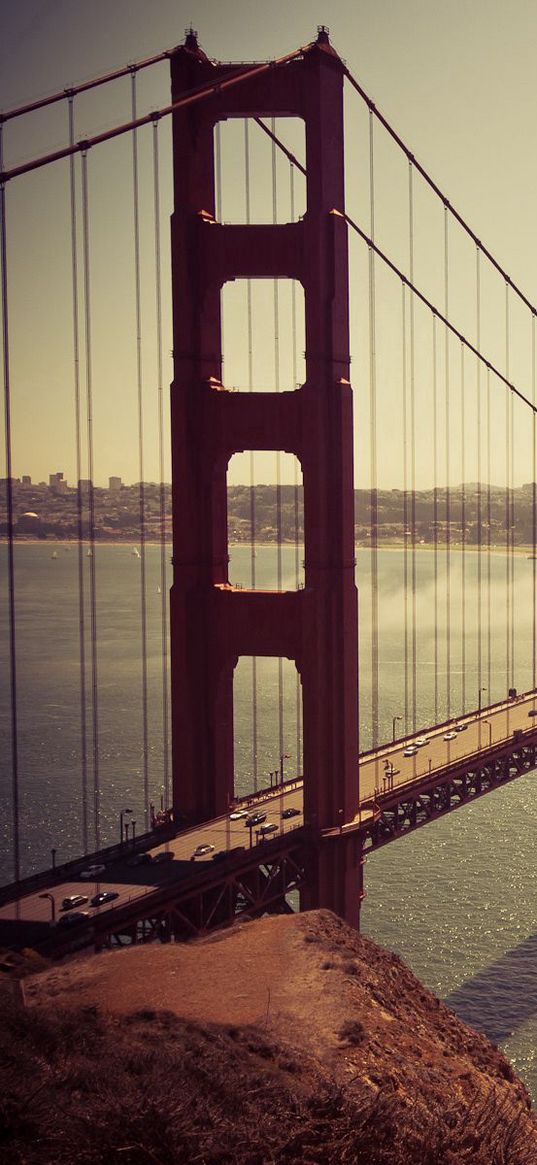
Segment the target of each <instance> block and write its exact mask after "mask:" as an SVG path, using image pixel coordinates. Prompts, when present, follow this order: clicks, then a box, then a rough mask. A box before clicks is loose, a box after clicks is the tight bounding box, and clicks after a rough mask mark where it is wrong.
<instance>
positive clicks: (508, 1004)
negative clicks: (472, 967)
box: [444, 934, 537, 1044]
mask: <svg viewBox="0 0 537 1165" xmlns="http://www.w3.org/2000/svg"><path fill="white" fill-rule="evenodd" d="M444 1003H446V1004H447V1006H448V1007H450V1008H451V1010H452V1011H454V1012H455V1014H456V1015H458V1017H459V1019H462V1020H464V1022H465V1023H468V1024H470V1025H471V1026H472V1027H473V1028H475V1029H476V1031H479V1032H482V1033H483V1034H484V1035H486V1036H488V1038H489V1039H490V1040H492V1041H493V1043H495V1044H500V1043H503V1042H504V1041H505V1040H507V1039H509V1036H511V1035H512V1034H513V1032H515V1031H516V1030H517V1028H520V1027H522V1026H523V1024H525V1023H526V1021H527V1020H528V1019H530V1018H531V1016H532V1015H535V1014H536V1013H537V935H535V934H533V935H530V936H529V937H528V938H527V939H525V940H524V942H523V943H521V944H520V946H518V947H514V948H513V950H511V951H507V952H506V954H505V955H502V957H501V959H498V960H497V962H495V963H491V964H490V966H488V967H485V968H484V969H483V970H482V971H479V972H478V974H477V975H475V976H474V978H473V979H468V981H467V982H466V983H463V984H462V985H461V986H460V987H457V989H456V991H452V992H451V994H450V995H448V996H446V997H445V999H444Z"/></svg>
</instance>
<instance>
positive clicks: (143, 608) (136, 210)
mask: <svg viewBox="0 0 537 1165" xmlns="http://www.w3.org/2000/svg"><path fill="white" fill-rule="evenodd" d="M131 109H132V120H133V121H136V73H133V74H132V78H131ZM138 186H139V184H138V138H137V133H136V130H133V132H132V193H133V226H134V237H133V242H134V289H135V323H136V390H137V404H138V472H139V474H140V482H139V486H138V512H139V516H140V621H141V639H142V756H143V761H142V763H143V774H144V819H145V828H146V830H147V829H149V731H148V719H147V585H146V574H147V563H146V546H145V543H146V533H145V482H144V416H143V411H144V410H143V403H144V401H143V377H142V308H141V288H140V195H139V188H138Z"/></svg>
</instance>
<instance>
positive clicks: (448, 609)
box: [444, 208, 451, 720]
mask: <svg viewBox="0 0 537 1165" xmlns="http://www.w3.org/2000/svg"><path fill="white" fill-rule="evenodd" d="M444 315H445V317H446V319H449V219H448V213H447V208H444ZM444 373H445V388H446V395H445V406H446V412H445V428H446V718H447V719H448V720H449V719H450V718H451V442H450V431H449V427H450V421H451V402H450V396H451V393H450V367H449V331H448V330H447V328H446V331H445V367H444Z"/></svg>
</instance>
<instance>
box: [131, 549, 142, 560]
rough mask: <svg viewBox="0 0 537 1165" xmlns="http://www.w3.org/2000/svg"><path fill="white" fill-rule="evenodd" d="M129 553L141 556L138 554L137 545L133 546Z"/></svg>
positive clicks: (134, 556) (137, 556) (135, 556)
mask: <svg viewBox="0 0 537 1165" xmlns="http://www.w3.org/2000/svg"><path fill="white" fill-rule="evenodd" d="M131 554H132V557H133V558H141V554H140V551H139V550H138V547H137V546H133V548H132V550H131Z"/></svg>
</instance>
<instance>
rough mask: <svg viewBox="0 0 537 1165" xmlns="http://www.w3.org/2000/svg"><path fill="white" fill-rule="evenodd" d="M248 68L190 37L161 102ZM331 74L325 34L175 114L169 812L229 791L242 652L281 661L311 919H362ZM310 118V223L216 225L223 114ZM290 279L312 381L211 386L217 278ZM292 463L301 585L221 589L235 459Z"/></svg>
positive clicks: (334, 64)
mask: <svg viewBox="0 0 537 1165" xmlns="http://www.w3.org/2000/svg"><path fill="white" fill-rule="evenodd" d="M253 68H254V66H252V65H245V64H241V65H236V64H214V63H213V62H211V61H210V60H208V58H207V57H206V56H205V54H204V53H203V52H202V50H201V49H200V48H199V46H198V43H197V39H196V35H195V34H194V33H192V32H191V33H189V34H188V35H187V37H186V41H185V43H184V45H182V46H180V47H178V48H177V49H176V50H175V51H174V52H173V54H172V55H171V77H172V100H173V101H174V102H176V101H178V100H179V99H180V98H181V97H183V96H184V95H185V94H186V93H188V92H189V91H192V90H195V89H196V88H197V87H198V86H207V85H210V84H214V83H215V82H216V81H218V82H223V81H225V80H226V79H227V78H230V77H231V76H232V75H234V74H236V73H237V72H238V71H249V70H253ZM343 75H344V74H343V66H342V63H341V61H340V59H339V57H338V56H337V54H336V53H335V52H334V50H333V49H332V47H331V45H330V43H329V39H328V35H327V33H326V31H325V30H324V29H321V30H320V32H319V35H318V39H317V41H316V42H315V43H313V44H312V45H310V46H308V47H307V48H305V49H304V50H303V51H302V52H301V54H300V55H299V56H298V57H295V58H294V59H291V60H288V61H287V62H286V63H285V64H281V65H274V66H273V67H271V68H269V69H266V70H263V71H259V73H257V74H255V73H252V76H251V77H249V78H248V79H246V80H244V81H241V83H240V84H236V85H233V86H230V87H226V86H225V85H224V86H221V87H220V88H218V89H217V90H216V91H215V92H214V94H213V95H211V96H209V97H206V98H204V99H203V100H201V101H196V102H194V103H192V104H190V105H186V106H184V107H183V108H181V109H180V110H178V111H177V112H175V113H174V118H173V148H174V212H173V216H172V277H173V329H174V331H173V335H174V340H173V342H174V380H173V384H172V390H171V409H172V496H173V524H174V525H173V587H172V592H171V644H172V648H171V650H172V664H171V671H172V742H173V781H174V805H175V807H176V810H179V811H181V812H182V813H186V814H187V815H188V816H189V818H190V819H191V820H193V821H202V820H207V819H209V818H211V817H214V816H216V815H219V814H223V813H225V812H226V811H227V809H228V806H229V801H230V799H231V798H232V796H233V793H234V788H233V783H234V775H233V671H234V667H235V665H236V663H237V660H238V658H239V657H240V656H241V655H250V656H252V655H266V656H276V657H278V656H283V657H288V658H289V659H292V660H294V661H295V662H296V666H297V668H298V672H299V675H300V678H301V683H302V696H303V734H304V750H303V751H304V819H305V822H306V823H307V824H308V825H309V826H310V827H311V828H312V830H313V832H314V835H315V837H316V839H317V840H316V847H315V852H316V861H315V863H314V864H315V870H314V872H313V873H312V879H311V885H310V887H309V891H308V894H307V901H303V903H302V905H305V906H311V907H313V906H325V907H329V908H331V909H333V910H335V911H336V912H337V913H339V914H340V915H342V916H343V917H345V918H346V919H347V920H348V921H350V922H352V923H354V924H355V925H357V924H358V911H359V897H360V890H361V886H360V854H359V841H358V835H357V834H355V833H352V832H348V831H347V830H345V828H344V825H345V823H346V822H350V821H351V820H352V818H353V817H354V814H355V813H356V810H357V806H358V645H357V643H358V631H357V594H356V587H355V577H354V569H355V558H354V483H353V424H352V393H351V385H350V379H349V362H350V358H349V324H348V248H347V226H346V222H345V219H344V218H343V217H342V215H341V210H342V209H343V207H344V164H343ZM245 116H246V117H252V116H262V117H271V116H278V117H281V116H292V117H300V118H302V119H303V120H304V122H305V134H306V168H307V210H306V214H305V215H304V217H303V219H301V220H300V221H299V222H296V223H288V224H285V225H277V226H273V225H222V224H220V223H218V222H217V221H216V219H215V187H214V172H215V165H214V127H215V125H216V123H217V122H218V121H219V120H222V119H225V118H229V117H245ZM239 277H242V278H250V279H257V278H266V277H288V278H293V279H297V280H299V281H300V283H301V284H302V286H303V288H304V297H305V323H306V380H305V383H304V384H303V385H302V386H301V387H300V388H299V389H298V390H296V391H291V392H282V393H267V392H253V393H236V392H230V391H227V390H226V387H225V385H223V384H222V380H221V375H222V358H221V351H222V335H221V314H220V295H221V289H222V286H223V285H224V283H225V282H226V281H227V280H232V279H235V278H239ZM249 449H253V450H265V449H268V450H274V449H279V450H281V451H283V452H288V453H292V454H295V455H296V457H297V458H298V459H299V461H300V464H301V467H302V473H303V481H304V528H305V588H304V589H303V590H299V591H296V592H260V591H255V592H254V591H248V590H243V589H240V590H238V589H234V588H233V587H232V586H230V584H229V580H228V544H227V488H226V473H227V466H228V462H229V459H230V457H231V456H232V455H233V454H234V453H237V452H240V451H244V450H249Z"/></svg>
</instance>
